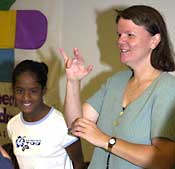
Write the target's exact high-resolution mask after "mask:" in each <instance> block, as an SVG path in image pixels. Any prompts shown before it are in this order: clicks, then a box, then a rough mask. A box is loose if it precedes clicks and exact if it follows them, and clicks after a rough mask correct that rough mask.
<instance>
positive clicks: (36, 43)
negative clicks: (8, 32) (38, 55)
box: [15, 10, 47, 49]
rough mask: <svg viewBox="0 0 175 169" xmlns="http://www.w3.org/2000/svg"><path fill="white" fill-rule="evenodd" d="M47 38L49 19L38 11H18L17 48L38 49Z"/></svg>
mask: <svg viewBox="0 0 175 169" xmlns="http://www.w3.org/2000/svg"><path fill="white" fill-rule="evenodd" d="M46 37H47V18H46V17H45V15H43V14H42V13H41V12H40V11H37V10H17V16H16V38H15V48H18V49H38V48H40V47H41V46H42V45H43V44H44V42H45V40H46Z"/></svg>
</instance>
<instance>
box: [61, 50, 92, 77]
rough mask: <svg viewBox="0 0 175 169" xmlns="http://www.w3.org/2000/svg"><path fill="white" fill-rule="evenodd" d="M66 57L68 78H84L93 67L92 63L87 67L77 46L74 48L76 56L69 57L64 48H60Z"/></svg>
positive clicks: (64, 57)
mask: <svg viewBox="0 0 175 169" xmlns="http://www.w3.org/2000/svg"><path fill="white" fill-rule="evenodd" d="M59 51H60V53H61V55H62V56H63V59H64V64H65V69H66V75H67V79H68V80H82V79H83V78H84V77H85V76H87V75H88V74H89V73H90V72H91V71H92V69H93V66H92V65H88V66H87V67H85V65H84V60H83V58H82V56H81V55H80V53H79V50H78V49H77V48H74V49H73V53H74V56H73V57H72V58H69V57H68V55H67V54H66V53H65V51H64V49H62V48H60V49H59Z"/></svg>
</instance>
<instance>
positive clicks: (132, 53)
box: [117, 18, 155, 68]
mask: <svg viewBox="0 0 175 169" xmlns="http://www.w3.org/2000/svg"><path fill="white" fill-rule="evenodd" d="M117 32H118V36H119V37H118V47H119V49H120V60H121V62H122V63H124V64H126V65H128V66H130V67H131V68H133V67H134V66H138V65H142V64H143V63H144V64H146V63H148V64H150V57H151V53H152V49H154V48H155V44H154V40H155V37H154V36H152V35H151V34H150V33H149V32H148V31H146V29H145V28H144V27H143V26H138V25H136V24H135V23H134V22H133V21H132V20H128V19H123V18H120V19H119V22H118V24H117Z"/></svg>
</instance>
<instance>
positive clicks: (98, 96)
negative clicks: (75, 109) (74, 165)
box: [87, 70, 175, 169]
mask: <svg viewBox="0 0 175 169" xmlns="http://www.w3.org/2000/svg"><path fill="white" fill-rule="evenodd" d="M131 76H132V71H129V70H128V71H123V72H119V73H117V74H115V75H113V76H112V77H111V78H109V79H108V80H107V82H106V83H105V84H104V85H102V87H101V89H100V90H99V91H97V92H96V93H95V95H93V96H92V97H91V98H89V99H88V100H87V103H89V104H90V105H91V106H92V107H93V108H94V109H95V110H96V111H97V112H98V113H99V118H98V121H97V125H98V127H99V128H100V129H101V130H102V131H103V132H104V133H106V134H108V135H111V136H115V137H117V138H121V139H123V140H126V141H128V142H131V143H137V144H147V145H150V144H151V140H152V139H153V138H156V137H162V138H167V139H170V140H173V141H175V77H174V76H173V75H170V74H169V73H167V72H163V73H161V74H160V75H159V77H157V78H156V79H155V80H154V81H153V82H152V84H151V85H150V86H149V87H148V88H147V89H146V90H145V91H144V92H143V93H142V95H141V96H139V97H138V98H137V99H136V100H134V101H133V102H132V103H130V104H129V105H128V106H127V107H125V110H124V111H123V107H122V99H123V94H124V90H125V87H126V85H127V83H128V81H129V79H130V78H131ZM107 155H108V152H106V151H105V150H103V149H101V148H98V147H96V148H95V150H94V154H93V157H92V160H91V163H90V166H89V169H103V168H104V169H105V166H106V159H107ZM109 166H110V168H111V169H137V168H141V167H139V166H136V165H134V164H132V163H130V162H128V161H126V160H125V159H122V158H120V157H118V156H116V155H112V156H111V158H110V163H109Z"/></svg>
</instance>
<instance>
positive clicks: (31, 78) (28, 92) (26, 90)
mask: <svg viewBox="0 0 175 169" xmlns="http://www.w3.org/2000/svg"><path fill="white" fill-rule="evenodd" d="M13 93H14V97H15V101H16V104H17V106H18V107H19V108H20V109H21V111H22V112H23V114H24V115H26V116H27V115H28V116H35V115H36V116H37V115H38V114H39V113H40V112H41V110H42V107H43V105H44V103H43V96H44V94H45V89H42V88H41V85H40V84H39V83H38V82H37V80H36V75H35V74H34V73H31V72H24V73H21V74H20V75H19V76H18V77H17V79H16V83H15V85H14V88H13Z"/></svg>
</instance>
